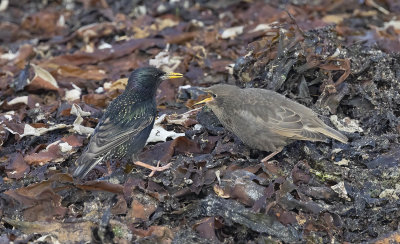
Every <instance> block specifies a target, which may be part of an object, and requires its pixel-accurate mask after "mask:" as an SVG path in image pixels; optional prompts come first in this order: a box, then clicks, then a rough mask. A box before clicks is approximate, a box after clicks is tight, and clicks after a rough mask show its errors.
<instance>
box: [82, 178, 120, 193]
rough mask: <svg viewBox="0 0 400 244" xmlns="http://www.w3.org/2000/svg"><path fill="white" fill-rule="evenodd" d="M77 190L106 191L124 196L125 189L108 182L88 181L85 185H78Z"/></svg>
mask: <svg viewBox="0 0 400 244" xmlns="http://www.w3.org/2000/svg"><path fill="white" fill-rule="evenodd" d="M75 186H76V187H77V188H79V189H82V190H86V191H106V192H112V193H116V194H123V190H124V187H123V186H122V185H119V184H112V183H109V182H106V181H87V182H85V183H84V184H76V185H75Z"/></svg>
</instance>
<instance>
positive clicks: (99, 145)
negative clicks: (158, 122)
mask: <svg viewBox="0 0 400 244" xmlns="http://www.w3.org/2000/svg"><path fill="white" fill-rule="evenodd" d="M118 109H119V110H117V111H119V115H116V114H111V113H106V114H105V116H104V118H103V119H102V121H101V122H100V123H99V124H98V125H97V127H96V130H95V133H94V135H93V137H92V138H91V140H90V143H89V146H88V152H90V153H94V154H96V155H102V154H104V153H106V152H107V151H110V150H112V149H114V148H116V147H118V146H120V145H121V144H123V143H125V142H126V141H128V140H131V139H133V138H135V136H136V135H137V134H138V133H140V132H141V131H142V130H144V129H145V128H146V127H148V126H150V125H151V124H152V123H153V121H154V112H152V111H151V109H149V108H146V107H145V106H143V105H142V104H136V106H127V107H121V108H118ZM149 110H150V111H149ZM108 111H115V110H114V109H109V110H108Z"/></svg>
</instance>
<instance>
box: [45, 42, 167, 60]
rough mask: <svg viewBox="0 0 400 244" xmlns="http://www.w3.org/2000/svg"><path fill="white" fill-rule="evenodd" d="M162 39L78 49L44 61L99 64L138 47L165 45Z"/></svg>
mask: <svg viewBox="0 0 400 244" xmlns="http://www.w3.org/2000/svg"><path fill="white" fill-rule="evenodd" d="M164 45H165V42H164V40H162V39H151V38H148V39H147V38H146V39H133V40H129V41H126V42H122V43H118V44H115V45H114V46H113V47H112V48H105V49H96V50H94V51H93V52H91V53H88V52H83V51H77V52H75V53H73V54H65V55H60V56H57V57H54V58H52V59H49V60H48V61H45V62H44V63H53V64H58V65H66V64H69V65H76V66H79V65H83V64H97V63H98V62H100V61H104V60H107V59H116V58H119V57H122V56H125V55H127V54H130V53H132V52H134V51H135V50H137V49H147V48H149V47H152V46H164Z"/></svg>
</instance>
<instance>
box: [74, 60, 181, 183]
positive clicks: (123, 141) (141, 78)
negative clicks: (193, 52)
mask: <svg viewBox="0 0 400 244" xmlns="http://www.w3.org/2000/svg"><path fill="white" fill-rule="evenodd" d="M180 77H182V74H179V73H165V72H163V71H161V70H159V69H157V68H154V67H145V68H140V69H136V70H135V71H133V72H132V73H131V75H130V76H129V79H128V84H127V86H126V88H125V91H124V92H123V93H122V94H121V95H120V96H118V97H117V98H116V99H114V100H113V101H112V102H111V103H110V105H109V106H108V108H107V110H106V111H105V113H104V115H103V117H102V118H101V119H100V121H99V123H98V124H97V126H96V128H95V130H94V133H93V135H92V137H91V139H90V142H89V144H88V146H87V147H86V150H85V151H84V152H83V153H82V155H81V156H80V157H79V158H78V159H77V161H76V164H77V165H78V167H77V168H76V169H75V172H74V173H73V176H74V177H77V178H83V177H85V175H86V174H87V173H88V172H89V171H90V170H91V169H93V167H95V166H96V165H97V164H98V163H100V162H102V161H104V160H109V159H135V158H136V157H135V155H136V153H138V152H139V151H141V150H142V149H143V147H144V146H145V144H146V141H147V138H148V137H149V134H150V131H151V129H152V128H153V124H154V118H155V117H156V113H157V108H156V91H157V88H158V86H159V85H160V83H161V81H163V80H165V79H173V78H180ZM141 165H142V166H143V164H141ZM149 168H151V166H149ZM151 169H153V170H154V168H151Z"/></svg>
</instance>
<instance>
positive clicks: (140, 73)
mask: <svg viewBox="0 0 400 244" xmlns="http://www.w3.org/2000/svg"><path fill="white" fill-rule="evenodd" d="M181 77H183V75H182V74H180V73H166V72H164V71H162V70H160V69H157V68H155V67H144V68H139V69H136V70H134V71H133V72H132V73H131V75H130V76H129V80H128V85H127V86H126V88H127V89H130V88H133V89H139V90H150V91H155V90H157V88H158V86H159V85H160V83H161V82H162V81H163V80H166V79H174V78H181Z"/></svg>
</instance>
